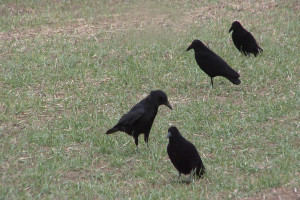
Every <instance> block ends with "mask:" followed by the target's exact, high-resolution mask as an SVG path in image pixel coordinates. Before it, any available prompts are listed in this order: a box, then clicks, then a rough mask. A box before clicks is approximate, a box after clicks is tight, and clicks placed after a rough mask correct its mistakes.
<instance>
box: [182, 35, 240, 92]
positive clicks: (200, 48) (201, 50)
mask: <svg viewBox="0 0 300 200" xmlns="http://www.w3.org/2000/svg"><path fill="white" fill-rule="evenodd" d="M191 49H194V51H195V59H196V62H197V64H198V65H199V67H200V68H201V69H202V70H203V71H204V72H205V73H206V74H207V75H208V76H210V80H211V86H212V87H213V85H214V83H213V78H214V77H215V76H223V77H225V78H227V79H228V80H229V81H230V82H231V83H233V84H235V85H239V84H240V83H241V81H240V80H239V77H240V75H239V73H237V72H236V71H234V70H233V69H232V68H231V67H230V66H229V65H228V64H227V63H226V62H225V61H224V60H223V59H222V58H220V57H219V56H218V55H217V54H215V53H214V52H213V51H212V50H210V49H209V48H207V47H206V46H205V45H204V44H203V43H202V42H201V41H200V40H194V41H193V43H192V44H191V45H190V46H189V47H188V48H187V51H189V50H191Z"/></svg>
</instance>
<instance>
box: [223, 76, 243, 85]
mask: <svg viewBox="0 0 300 200" xmlns="http://www.w3.org/2000/svg"><path fill="white" fill-rule="evenodd" d="M226 78H227V79H228V80H229V81H230V82H231V83H233V84H235V85H239V84H240V83H241V81H240V79H238V78H232V77H226Z"/></svg>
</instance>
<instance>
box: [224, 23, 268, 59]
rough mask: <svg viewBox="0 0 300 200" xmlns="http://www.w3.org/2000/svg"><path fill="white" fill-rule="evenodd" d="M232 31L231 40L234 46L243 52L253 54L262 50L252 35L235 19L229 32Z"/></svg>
mask: <svg viewBox="0 0 300 200" xmlns="http://www.w3.org/2000/svg"><path fill="white" fill-rule="evenodd" d="M231 31H233V32H232V40H233V43H234V45H235V47H236V48H237V49H238V50H239V51H240V52H242V53H243V54H245V56H246V55H250V53H253V54H254V56H255V57H256V55H257V54H258V53H260V52H263V49H262V48H260V47H259V46H258V44H257V42H256V40H255V39H254V37H253V35H252V34H251V33H250V32H249V31H247V30H246V29H244V27H243V26H242V25H241V23H240V22H238V21H235V22H233V23H232V25H231V28H230V29H229V33H230V32H231Z"/></svg>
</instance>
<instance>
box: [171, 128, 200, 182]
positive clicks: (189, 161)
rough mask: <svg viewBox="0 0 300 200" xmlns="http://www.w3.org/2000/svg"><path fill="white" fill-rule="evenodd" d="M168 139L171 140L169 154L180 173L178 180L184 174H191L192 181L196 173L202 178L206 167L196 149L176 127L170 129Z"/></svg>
mask: <svg viewBox="0 0 300 200" xmlns="http://www.w3.org/2000/svg"><path fill="white" fill-rule="evenodd" d="M167 138H169V144H168V147H167V152H168V155H169V158H170V160H171V162H172V163H173V165H174V167H175V168H176V169H177V170H178V172H179V176H178V179H179V178H180V175H181V173H182V174H190V180H191V178H192V176H193V174H194V172H196V175H197V176H198V178H202V177H203V174H204V173H205V167H204V165H203V163H202V160H201V158H200V156H199V153H198V151H197V149H196V147H195V146H194V145H193V144H192V143H190V142H189V141H187V140H186V139H185V138H184V137H183V136H182V135H181V134H180V133H179V131H178V129H177V128H176V127H175V126H171V127H170V128H169V130H168V135H167Z"/></svg>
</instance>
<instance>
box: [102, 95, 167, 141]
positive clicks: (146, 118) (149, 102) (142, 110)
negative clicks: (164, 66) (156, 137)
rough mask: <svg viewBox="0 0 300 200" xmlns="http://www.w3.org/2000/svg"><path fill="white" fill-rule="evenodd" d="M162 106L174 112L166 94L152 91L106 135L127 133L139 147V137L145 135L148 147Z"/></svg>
mask: <svg viewBox="0 0 300 200" xmlns="http://www.w3.org/2000/svg"><path fill="white" fill-rule="evenodd" d="M160 105H166V106H167V107H169V108H170V109H171V110H172V106H171V105H170V103H169V101H168V97H167V95H166V93H165V92H163V91H161V90H155V91H151V92H150V94H149V95H148V96H147V97H146V98H145V99H143V100H142V101H140V102H139V103H138V104H136V105H135V106H134V107H133V108H132V109H131V110H130V111H129V112H128V113H127V114H125V115H123V117H122V118H121V119H120V121H119V122H118V123H117V124H116V125H115V126H114V127H113V128H111V129H110V130H108V131H107V132H106V134H111V133H114V132H117V131H122V132H125V133H127V134H128V135H131V136H132V137H133V138H134V141H135V144H136V146H138V137H139V135H140V134H142V133H144V140H145V142H146V144H147V146H148V138H149V133H150V130H151V127H152V124H153V121H154V118H155V116H156V114H157V110H158V107H159V106H160ZM148 147H149V146H148Z"/></svg>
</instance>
